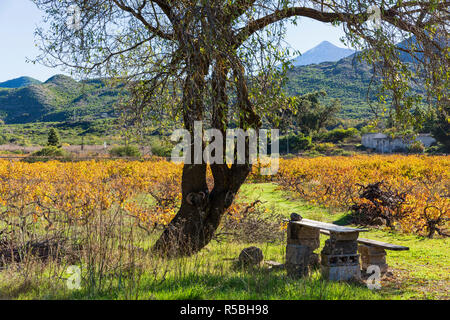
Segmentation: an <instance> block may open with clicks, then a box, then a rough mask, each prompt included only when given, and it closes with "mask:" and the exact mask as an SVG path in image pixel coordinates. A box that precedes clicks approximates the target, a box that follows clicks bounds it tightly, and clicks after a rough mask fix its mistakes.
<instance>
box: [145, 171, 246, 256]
mask: <svg viewBox="0 0 450 320" xmlns="http://www.w3.org/2000/svg"><path fill="white" fill-rule="evenodd" d="M211 169H212V171H213V176H214V188H213V189H212V191H211V192H209V190H208V187H207V185H206V165H205V164H194V165H185V166H184V168H183V177H182V195H183V199H182V202H181V207H180V209H179V211H178V213H177V215H176V216H175V218H174V219H173V220H172V221H171V222H170V223H169V225H168V226H167V228H166V229H165V230H164V232H163V233H162V235H161V237H160V238H159V239H158V241H157V242H156V244H155V246H154V248H153V249H154V250H155V251H156V252H158V253H159V254H161V255H163V256H169V257H174V256H190V255H192V254H195V253H197V252H198V251H200V250H201V249H202V248H204V247H205V246H206V245H207V244H208V243H209V242H210V241H211V239H212V238H213V236H214V233H215V232H216V230H217V228H218V227H219V224H220V221H221V218H222V216H223V215H224V213H225V212H226V210H227V209H228V208H229V207H230V206H231V204H232V203H233V200H234V196H235V194H236V193H237V192H238V191H239V188H240V186H241V185H242V184H243V183H244V181H245V179H246V177H247V176H248V174H249V173H250V170H251V166H249V165H233V166H232V168H228V167H227V166H226V165H225V164H223V165H218V164H212V165H211Z"/></svg>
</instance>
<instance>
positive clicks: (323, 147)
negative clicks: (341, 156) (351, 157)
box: [314, 142, 336, 153]
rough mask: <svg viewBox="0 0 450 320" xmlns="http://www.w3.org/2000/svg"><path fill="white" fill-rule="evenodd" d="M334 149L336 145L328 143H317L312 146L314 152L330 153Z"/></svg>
mask: <svg viewBox="0 0 450 320" xmlns="http://www.w3.org/2000/svg"><path fill="white" fill-rule="evenodd" d="M335 148H336V145H335V144H333V143H330V142H325V143H318V144H316V145H315V146H314V150H315V151H318V152H321V153H324V152H331V151H332V150H333V149H335Z"/></svg>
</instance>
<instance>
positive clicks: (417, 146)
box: [408, 141, 425, 153]
mask: <svg viewBox="0 0 450 320" xmlns="http://www.w3.org/2000/svg"><path fill="white" fill-rule="evenodd" d="M408 151H409V153H424V152H425V146H424V145H423V143H422V141H414V142H413V143H412V144H411V145H410V146H409V148H408Z"/></svg>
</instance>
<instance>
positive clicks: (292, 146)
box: [280, 133, 312, 153]
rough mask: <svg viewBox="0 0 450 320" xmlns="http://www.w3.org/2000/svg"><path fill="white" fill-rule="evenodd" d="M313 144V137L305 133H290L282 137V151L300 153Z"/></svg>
mask: <svg viewBox="0 0 450 320" xmlns="http://www.w3.org/2000/svg"><path fill="white" fill-rule="evenodd" d="M288 146H289V147H288ZM311 146H312V143H311V137H310V136H305V135H304V134H303V133H299V134H290V135H287V136H284V137H281V138H280V152H281V153H298V152H300V151H304V150H308V149H310V148H311Z"/></svg>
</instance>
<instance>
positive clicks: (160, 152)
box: [150, 139, 173, 157]
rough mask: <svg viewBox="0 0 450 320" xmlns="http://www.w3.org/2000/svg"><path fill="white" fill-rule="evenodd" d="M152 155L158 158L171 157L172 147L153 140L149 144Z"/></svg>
mask: <svg viewBox="0 0 450 320" xmlns="http://www.w3.org/2000/svg"><path fill="white" fill-rule="evenodd" d="M150 146H151V148H152V154H153V155H155V156H158V157H170V156H172V150H173V145H172V144H171V143H168V142H164V141H162V140H159V139H158V140H155V141H152V143H151V145H150Z"/></svg>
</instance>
